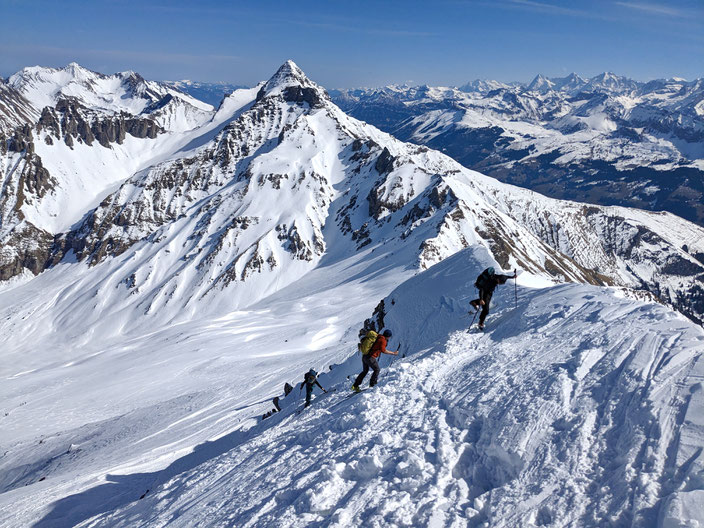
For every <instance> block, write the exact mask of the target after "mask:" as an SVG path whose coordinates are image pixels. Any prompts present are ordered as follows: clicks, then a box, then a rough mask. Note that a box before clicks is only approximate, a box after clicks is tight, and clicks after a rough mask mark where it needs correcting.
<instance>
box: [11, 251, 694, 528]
mask: <svg viewBox="0 0 704 528" xmlns="http://www.w3.org/2000/svg"><path fill="white" fill-rule="evenodd" d="M474 253H476V255H475V254H474ZM490 262H491V261H490V259H489V257H488V256H487V254H486V252H485V251H484V250H479V251H478V252H477V251H475V250H472V249H469V250H465V251H463V252H461V253H458V254H457V255H455V256H453V257H450V258H448V259H446V260H444V261H443V262H441V263H439V264H437V265H436V266H434V267H432V268H431V269H429V270H427V271H426V272H424V273H422V274H420V275H417V276H415V277H412V278H410V279H408V280H407V281H405V282H404V283H403V284H401V285H400V286H399V287H397V288H396V289H394V290H393V291H392V292H391V293H390V294H389V295H388V296H387V297H386V298H385V303H384V304H385V307H386V310H385V311H386V314H385V321H384V322H385V325H386V326H388V327H390V328H392V329H393V330H394V337H393V338H392V340H391V343H390V346H391V348H396V346H397V345H398V344H399V342H400V344H401V352H402V353H405V354H406V357H405V358H403V357H399V358H397V359H395V360H394V361H393V362H392V363H391V364H389V363H390V359H391V358H390V356H384V358H383V359H382V361H381V364H382V367H383V373H382V378H381V380H382V381H381V383H380V384H379V385H378V386H377V387H376V388H374V389H372V390H370V391H366V392H364V393H362V394H360V395H354V396H350V395H349V392H348V388H349V385H350V383H351V382H350V381H349V380H348V379H347V377H348V376H350V375H353V374H356V373H357V372H358V370H359V357H358V356H356V355H355V353H354V343H355V342H356V337H355V336H354V335H353V332H354V331H355V330H356V327H355V326H354V325H353V326H352V327H351V328H350V330H351V332H347V333H345V332H344V331H343V329H344V328H345V327H346V325H349V324H351V323H353V322H354V321H358V320H359V316H360V314H359V311H357V312H356V313H354V315H351V316H349V317H347V318H346V317H345V316H344V315H343V316H342V317H341V319H335V318H334V317H329V316H330V315H331V314H332V313H333V312H336V311H337V313H339V314H345V313H346V310H347V309H349V308H353V307H354V306H356V305H358V304H359V303H357V302H355V298H354V292H356V291H359V288H358V286H361V284H354V283H352V282H351V283H348V284H343V285H341V286H338V287H337V288H334V287H332V288H330V289H329V290H326V291H325V293H324V295H318V296H313V297H308V298H306V299H305V301H304V302H302V303H301V304H300V306H299V311H298V312H296V311H292V312H293V313H291V312H289V313H287V315H284V312H283V311H281V312H277V303H276V301H273V302H271V304H270V305H269V306H268V307H267V308H265V307H264V306H260V307H258V309H253V310H251V311H250V312H248V313H246V314H244V313H243V314H233V315H232V317H231V318H229V319H223V320H220V321H215V322H213V324H212V327H211V328H210V329H208V330H207V331H206V329H205V328H203V329H202V333H197V332H194V329H193V328H189V329H186V328H182V329H179V331H177V330H176V329H174V330H173V331H172V332H171V333H170V334H171V335H169V336H165V335H164V336H145V337H144V338H143V339H142V340H140V341H139V342H138V343H134V346H136V347H137V348H140V349H141V350H143V352H140V353H139V354H138V355H134V353H133V352H132V353H131V352H130V350H129V348H130V347H129V346H127V347H124V348H123V349H115V350H111V351H108V352H106V353H105V354H103V356H106V355H109V356H112V357H111V359H110V360H109V361H110V362H111V363H112V366H113V371H114V372H115V373H116V375H117V376H118V377H121V378H124V374H121V373H120V372H121V371H122V370H124V369H132V370H133V371H134V374H133V375H132V376H134V377H133V381H134V384H133V385H132V386H125V384H124V383H121V384H120V387H121V390H122V391H123V393H124V396H123V398H124V399H125V400H131V401H130V404H129V406H131V407H135V408H133V409H132V410H131V411H130V412H125V413H124V414H122V415H121V416H119V417H116V418H114V419H112V420H109V421H106V422H102V423H97V424H92V425H86V426H84V427H77V428H76V429H73V430H62V429H60V428H59V430H57V432H55V433H54V434H52V435H47V436H46V437H44V438H43V439H42V443H41V444H37V439H36V437H34V438H33V439H32V437H33V434H32V432H31V431H24V433H23V434H22V433H21V432H20V431H19V430H14V432H12V433H11V437H10V438H18V439H19V438H21V437H23V438H24V439H25V440H24V441H20V442H18V443H17V444H16V445H12V446H6V447H5V448H4V450H3V451H5V452H6V455H5V457H4V460H3V468H2V469H3V474H4V475H5V478H4V481H3V489H5V490H8V489H9V490H10V491H6V492H5V493H3V494H2V495H0V504H2V507H3V511H4V512H6V513H5V514H4V515H3V518H2V524H3V526H18V525H35V526H44V527H48V526H72V525H80V526H167V525H168V526H213V525H231V526H311V525H313V526H468V525H469V526H479V525H482V524H483V523H488V525H490V526H604V525H612V526H681V525H682V524H678V523H679V522H680V521H686V520H689V521H690V522H694V519H697V520H698V521H699V522H704V508H702V506H701V504H702V503H703V502H702V500H701V498H702V495H703V494H704V458H703V457H702V442H703V441H704V432H703V428H704V423H703V422H704V414H703V411H702V402H703V401H704V400H703V397H702V379H703V376H704V371H703V367H702V362H701V356H702V352H704V332H703V331H702V329H701V328H700V327H697V326H695V325H693V324H692V323H691V322H689V321H688V320H686V319H684V318H683V317H682V316H680V315H677V314H675V313H674V312H672V311H669V310H667V309H666V308H664V307H662V306H660V305H657V304H646V303H642V302H640V301H634V300H631V299H629V298H628V297H627V295H625V291H624V290H617V289H608V288H597V287H593V286H585V285H572V284H566V285H560V286H553V287H547V288H542V289H541V288H536V287H530V286H529V285H530V284H536V283H537V282H538V280H537V279H536V278H535V277H531V276H529V275H528V274H524V275H522V276H520V277H519V284H520V286H519V288H518V308H514V298H513V296H514V292H513V286H512V284H511V283H509V284H507V285H505V286H502V287H499V290H497V295H496V296H495V304H496V307H497V309H496V310H495V313H493V314H491V315H490V317H489V319H488V323H489V324H488V332H487V333H486V334H477V333H466V332H465V329H466V327H467V325H468V323H469V318H468V317H467V314H466V310H465V307H466V306H467V302H468V301H469V300H470V299H471V298H473V295H474V288H473V287H472V282H473V279H474V275H475V274H474V273H473V272H474V271H475V270H477V269H480V268H482V267H483V266H485V265H486V264H488V263H490ZM340 272H342V270H341V269H337V270H331V274H337V273H340ZM314 274H315V273H314ZM317 274H318V277H317V278H318V279H320V283H321V284H322V286H323V287H324V286H327V285H329V284H325V283H324V278H323V276H322V275H321V273H320V271H318V272H317ZM315 282H318V281H313V282H311V283H309V285H310V284H312V283H315ZM367 293H368V292H367ZM323 299H328V304H326V303H325V302H321V301H322V300H323ZM333 303H336V304H333ZM278 308H279V309H280V308H281V305H279V306H278ZM290 308H291V306H290V305H289V306H288V307H287V310H288V309H290ZM326 317H327V318H326ZM313 329H315V330H316V331H317V332H316V333H313ZM285 336H287V337H288V338H290V341H289V343H286V342H285V339H286V338H285ZM180 340H181V342H179V341H180ZM184 340H188V341H189V344H188V345H187V346H184V344H183V341H184ZM306 341H307V342H308V344H309V345H310V347H311V348H320V349H322V350H320V351H316V352H315V353H305V352H304V351H302V350H301V349H302V348H304V347H303V345H304V343H306ZM169 342H170V343H172V345H171V348H170V349H169V350H168V352H167V350H166V349H164V350H161V351H160V350H149V349H150V348H156V347H155V346H154V347H149V346H147V345H149V344H152V345H157V343H158V344H159V345H161V346H164V345H166V343H169ZM248 342H255V343H257V346H256V347H255V349H256V350H258V351H259V352H260V354H261V355H259V357H258V358H257V354H256V353H254V350H253V349H249V350H250V356H249V359H247V358H246V356H247V354H243V355H244V356H245V357H244V358H241V357H240V356H239V355H238V354H236V353H235V352H234V350H235V349H236V348H237V347H242V348H243V349H244V350H248V346H247V343H248ZM225 343H228V347H227V349H226V350H222V349H220V350H218V349H217V347H218V346H222V345H224V344H225ZM199 345H206V346H205V347H204V348H200V346H199ZM287 347H288V348H287ZM188 352H190V353H188ZM238 352H239V351H238ZM272 354H277V357H276V358H275V360H269V359H268V358H267V357H266V356H268V355H272ZM196 355H197V356H198V357H199V360H196V359H195V356H196ZM153 356H160V359H161V360H160V361H154V357H153ZM135 357H144V361H134V360H135ZM82 361H84V362H85V363H86V364H90V362H91V361H98V362H100V361H107V359H105V358H104V357H103V358H101V356H98V357H97V358H88V357H86V358H82ZM338 362H339V364H337V363H338ZM79 363H80V362H79ZM328 364H332V365H333V368H332V370H330V371H329V372H328V373H326V374H324V375H322V376H321V377H320V381H321V383H322V384H323V386H324V387H326V388H328V389H333V391H331V392H330V393H329V394H328V395H319V396H318V397H317V398H316V400H315V401H314V404H313V405H312V406H311V407H310V408H309V409H307V410H305V411H304V412H302V413H300V414H297V411H298V410H299V409H300V407H301V403H302V400H301V395H300V392H299V391H298V390H297V389H296V391H294V392H293V393H292V394H291V395H290V396H288V397H287V398H285V399H284V400H282V405H283V408H284V409H283V412H281V413H278V414H275V415H274V416H273V417H272V418H270V419H268V420H266V421H263V422H259V421H258V415H260V414H261V412H263V411H264V410H267V409H269V408H270V407H271V405H270V404H268V403H262V400H266V397H271V396H273V395H274V394H275V393H276V392H278V391H277V390H276V389H278V388H280V387H281V385H282V384H283V381H284V380H288V381H291V382H294V381H299V378H302V373H303V372H304V371H305V370H307V368H308V367H310V366H314V367H316V368H318V369H319V370H320V371H324V370H327V369H325V368H324V367H325V366H326V365H328ZM273 365H277V367H278V368H277V369H273ZM62 367H63V368H65V369H67V371H68V372H71V371H72V370H75V369H76V368H80V367H79V366H78V365H68V364H67V365H62ZM7 368H8V367H5V369H4V370H6V371H7ZM13 368H14V370H17V366H16V365H15V366H13ZM55 368H58V367H55ZM85 368H89V367H85ZM164 368H167V369H168V370H167V371H166V372H164V370H163V369H164ZM179 368H181V369H185V370H186V371H187V372H188V375H186V376H183V375H180V374H178V373H177V372H176V371H178V370H179ZM11 370H12V369H11ZM46 370H49V369H46ZM101 370H102V369H101ZM96 373H97V370H96ZM19 374H20V373H18V374H17V375H18V376H19ZM165 374H166V375H165ZM169 375H173V376H174V378H173V379H174V380H178V381H179V384H181V383H183V382H184V381H185V380H187V379H189V378H196V377H197V378H199V379H198V380H197V381H196V380H195V379H193V380H192V382H193V383H194V385H196V384H198V385H200V386H201V388H203V387H209V388H211V389H216V390H213V391H208V390H201V391H200V392H195V391H194V392H190V391H186V390H183V387H181V388H180V389H179V390H174V397H173V398H172V399H167V398H163V399H162V401H161V402H160V403H156V404H153V403H150V405H147V404H146V402H145V404H144V405H140V404H139V403H138V402H139V394H138V392H139V390H141V389H142V388H143V387H144V386H145V385H149V384H155V385H157V386H162V387H164V386H166V385H168V383H165V382H164V381H162V380H163V379H164V378H165V377H166V378H168V376H169ZM246 375H249V378H250V386H249V387H248V388H247V390H246V392H242V393H240V394H237V393H235V392H234V391H228V390H227V389H226V388H225V387H226V386H227V384H228V378H229V379H232V380H234V382H233V386H234V385H239V386H240V387H242V386H243V380H242V378H240V377H239V376H246ZM132 376H130V377H132ZM5 377H7V376H5ZM27 377H28V378H30V377H34V379H35V384H36V386H39V385H41V377H38V376H37V373H32V374H31V375H28V376H27ZM17 379H20V380H21V379H22V377H21V376H20V377H19V378H17ZM66 379H67V381H69V383H70V377H69V376H67V378H66ZM150 379H151V380H152V381H151V382H148V381H147V380H150ZM57 381H58V380H57ZM122 381H124V379H123V380H122ZM94 382H95V384H96V387H95V388H94V391H95V393H96V395H95V397H96V399H97V398H101V393H102V394H104V393H103V388H104V387H106V385H107V387H106V390H108V391H109V390H110V384H109V380H108V379H107V376H106V379H105V380H102V379H97V380H94ZM30 385H31V384H30V382H28V381H27V382H25V385H24V387H25V388H26V389H28V388H29V386H30ZM274 387H276V389H274ZM193 388H194V389H195V386H194V387H193ZM34 390H35V391H37V392H36V394H37V395H40V394H41V392H40V391H39V389H37V388H35V389H34ZM43 390H44V391H47V389H46V388H44V389H43ZM133 391H136V392H137V394H135V395H132V396H130V392H133ZM178 392H180V393H181V394H180V396H176V394H177V393H178ZM45 394H47V393H46V392H45ZM115 396H116V394H114V395H113V397H115ZM101 399H102V400H103V401H102V404H105V403H107V402H108V401H109V400H108V399H107V398H105V396H104V395H103V396H102V398H101ZM3 401H6V397H3ZM98 401H100V400H98ZM65 403H66V402H64V404H65ZM49 405H50V403H49V402H47V401H46V396H45V397H37V398H34V399H30V401H28V402H27V403H26V405H22V403H21V402H19V403H18V402H17V400H15V401H14V403H13V412H12V413H11V414H10V416H9V417H6V418H5V420H6V421H7V420H8V418H10V419H12V417H13V416H14V415H15V413H16V414H17V415H18V416H19V415H20V413H27V414H29V413H32V412H35V413H41V411H40V409H41V408H42V407H44V408H45V409H46V408H47V406H49ZM63 406H65V405H59V406H58V407H63ZM87 407H88V402H85V403H83V404H82V405H81V406H80V408H82V409H86V408H87ZM27 414H26V415H27ZM26 415H25V416H26ZM35 416H36V418H37V419H40V416H41V414H36V415H35ZM48 416H49V419H50V420H51V419H55V418H53V415H52V414H51V413H49V414H48ZM86 421H90V420H86ZM22 422H24V423H25V424H26V423H27V422H26V421H25V420H22ZM60 423H62V420H57V424H60ZM10 431H12V429H10ZM30 439H32V440H31V441H30ZM43 446H46V447H43ZM49 446H51V449H50V448H49ZM191 446H194V447H191ZM42 450H44V452H45V453H46V454H47V456H46V459H44V460H40V461H38V460H37V458H36V457H37V454H38V453H39V452H41V451H42ZM8 455H9V456H8ZM8 458H10V459H11V460H12V461H14V463H8V462H7V459H8ZM23 458H24V459H25V460H26V461H27V462H29V461H30V460H32V459H33V460H34V464H33V465H32V464H28V465H26V466H23V465H17V462H18V461H20V460H22V459H23ZM22 473H24V475H22ZM8 477H9V478H8ZM13 477H14V478H13ZM42 477H46V480H43V481H41V482H38V481H39V479H40V478H42ZM142 496H143V498H142V499H141V500H140V497H142ZM10 506H12V508H11V510H10ZM690 526H695V524H690Z"/></svg>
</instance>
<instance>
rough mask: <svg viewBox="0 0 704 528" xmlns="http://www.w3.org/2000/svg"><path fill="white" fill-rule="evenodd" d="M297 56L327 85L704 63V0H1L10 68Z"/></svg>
mask: <svg viewBox="0 0 704 528" xmlns="http://www.w3.org/2000/svg"><path fill="white" fill-rule="evenodd" d="M288 58H291V59H293V60H294V61H295V62H296V63H298V65H299V66H301V67H302V68H303V69H304V71H305V72H306V73H307V74H308V76H309V77H311V78H312V79H313V80H315V81H317V82H319V83H320V84H323V85H324V86H326V87H328V88H338V87H353V86H376V85H383V84H388V83H401V82H413V83H429V84H436V85H437V84H444V85H458V84H463V83H465V82H467V81H469V80H472V79H476V78H490V79H498V80H502V81H512V80H518V81H529V80H530V79H532V78H533V77H534V76H535V74H536V73H543V74H546V75H548V76H551V77H553V76H561V75H566V74H567V73H569V72H571V71H576V72H577V73H579V74H580V75H583V76H593V75H596V74H597V73H600V72H602V71H613V72H615V73H617V74H620V75H626V76H629V77H632V78H635V79H640V80H648V79H652V78H658V77H673V76H678V77H684V78H687V79H692V78H695V77H702V76H704V1H702V0H682V1H671V2H665V1H661V2H660V3H654V2H642V1H640V0H623V1H606V0H594V1H584V2H570V1H563V2H557V1H554V0H550V1H549V0H539V1H538V0H496V1H471V0H466V1H463V0H446V1H443V0H438V1H434V2H430V1H429V2H415V1H410V0H407V1H377V2H374V1H356V2H355V1H346V2H338V1H335V0H328V1H308V0H290V1H276V0H260V1H253V2H234V1H233V2H225V1H209V0H205V1H198V2H185V1H171V2H169V1H167V0H162V1H152V0H141V1H136V0H110V1H99V0H97V1H78V0H61V1H56V0H52V1H48V0H0V75H3V76H7V75H9V74H11V73H13V72H15V71H17V70H19V69H21V68H22V67H24V66H30V65H37V64H39V65H43V66H53V67H60V66H64V65H66V64H67V63H69V62H72V61H75V62H78V63H80V64H82V65H83V66H86V67H88V68H91V69H93V70H96V71H100V72H103V73H113V72H116V71H124V70H129V69H131V70H135V71H138V72H139V73H141V74H142V75H143V76H145V77H147V78H149V79H158V80H162V79H186V78H188V79H194V80H201V81H225V82H231V83H236V84H246V85H252V84H254V83H256V82H257V81H259V80H262V79H266V78H268V77H270V76H271V74H272V73H273V72H274V71H275V70H276V68H277V67H278V66H279V65H280V64H281V63H282V62H284V61H285V60H286V59H288Z"/></svg>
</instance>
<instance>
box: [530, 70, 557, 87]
mask: <svg viewBox="0 0 704 528" xmlns="http://www.w3.org/2000/svg"><path fill="white" fill-rule="evenodd" d="M554 84H555V83H553V82H552V81H551V80H550V79H548V78H547V77H545V76H544V75H543V74H542V73H539V74H538V75H536V76H535V79H533V80H532V81H531V83H530V84H529V85H528V89H529V90H538V91H547V90H550V89H552V87H553V86H554Z"/></svg>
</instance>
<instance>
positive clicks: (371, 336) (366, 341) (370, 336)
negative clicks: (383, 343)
mask: <svg viewBox="0 0 704 528" xmlns="http://www.w3.org/2000/svg"><path fill="white" fill-rule="evenodd" d="M377 337H379V334H377V333H376V332H375V331H374V330H369V332H367V335H365V336H364V337H363V338H362V341H361V342H360V343H359V351H360V352H361V353H362V355H363V356H366V355H367V354H369V351H370V350H371V349H372V346H374V342H375V341H376V338H377Z"/></svg>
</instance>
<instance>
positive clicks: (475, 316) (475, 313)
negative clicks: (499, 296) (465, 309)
mask: <svg viewBox="0 0 704 528" xmlns="http://www.w3.org/2000/svg"><path fill="white" fill-rule="evenodd" d="M478 313H479V310H477V311H476V312H474V317H472V322H471V323H469V330H471V329H472V325H473V324H474V320H475V319H476V318H477V314H478Z"/></svg>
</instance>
